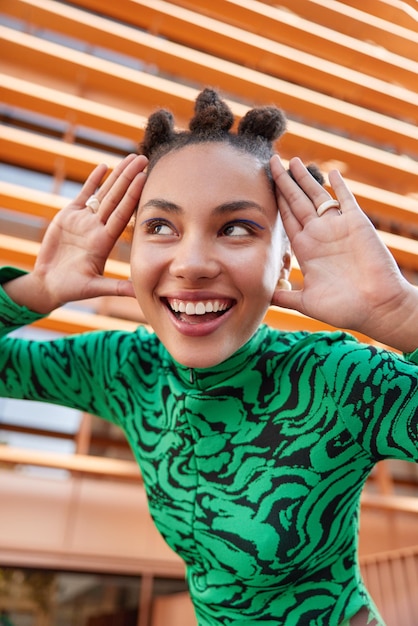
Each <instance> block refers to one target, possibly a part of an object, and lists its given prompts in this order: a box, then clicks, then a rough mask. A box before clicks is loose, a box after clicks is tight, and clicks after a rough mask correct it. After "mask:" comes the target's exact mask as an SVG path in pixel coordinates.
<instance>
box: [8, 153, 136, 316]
mask: <svg viewBox="0 0 418 626" xmlns="http://www.w3.org/2000/svg"><path fill="white" fill-rule="evenodd" d="M147 163H148V161H147V159H146V157H144V156H136V155H134V154H131V155H129V156H127V157H126V158H125V159H124V160H123V161H121V163H119V165H118V166H117V167H116V168H115V169H114V170H113V172H112V173H111V174H110V176H109V177H108V178H107V179H106V180H105V182H104V183H103V185H102V186H101V187H100V188H98V187H99V185H100V183H101V181H102V179H103V177H104V176H105V174H106V172H107V169H108V168H107V166H106V165H105V164H101V165H98V166H97V167H96V168H95V169H94V170H93V172H92V173H91V174H90V176H89V177H88V178H87V180H86V182H85V184H84V185H83V188H82V189H81V191H80V193H79V194H78V196H77V197H76V198H75V200H74V201H73V202H71V203H70V204H69V205H67V206H66V207H65V208H63V209H61V210H60V211H59V212H58V213H57V214H56V216H55V217H54V219H53V220H52V222H51V223H50V225H49V226H48V229H47V231H46V233H45V237H44V239H43V241H42V244H41V248H40V251H39V254H38V257H37V260H36V262H35V265H34V269H33V271H32V272H30V273H29V274H25V275H23V276H20V277H19V278H15V279H13V280H11V281H9V282H7V283H5V284H4V285H3V287H4V289H5V291H6V293H7V294H8V295H9V297H10V298H11V299H12V300H14V301H15V302H16V303H17V304H19V305H21V306H26V307H27V308H29V309H31V310H33V311H36V312H38V313H43V314H46V313H49V312H50V311H52V310H53V309H55V308H57V307H58V306H61V305H63V304H65V303H67V302H71V301H76V300H84V299H86V298H93V297H96V296H104V295H118V296H134V292H133V289H132V285H131V283H130V281H129V280H118V279H116V278H108V277H104V276H103V272H104V267H105V263H106V260H107V258H108V256H109V254H110V252H111V250H112V248H113V247H114V245H115V243H116V241H117V239H118V238H119V237H120V235H121V234H122V232H123V231H124V229H125V228H126V226H127V224H128V222H129V220H130V218H131V216H132V214H133V212H134V211H135V209H136V208H137V206H138V202H139V198H140V195H141V192H142V188H143V186H144V183H145V180H146V174H145V173H144V169H145V167H146V166H147ZM93 194H94V195H95V196H96V197H97V198H98V200H99V202H100V206H99V208H98V210H97V211H96V212H94V211H93V210H92V209H90V208H89V207H86V202H87V200H88V198H89V197H90V196H91V195H93Z"/></svg>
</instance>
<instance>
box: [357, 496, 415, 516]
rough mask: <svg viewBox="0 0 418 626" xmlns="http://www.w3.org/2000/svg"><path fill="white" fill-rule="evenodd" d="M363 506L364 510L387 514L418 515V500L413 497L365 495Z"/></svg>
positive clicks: (362, 499) (362, 501)
mask: <svg viewBox="0 0 418 626" xmlns="http://www.w3.org/2000/svg"><path fill="white" fill-rule="evenodd" d="M361 504H362V507H363V508H364V509H374V510H376V509H377V510H379V511H382V512H383V511H384V512H386V513H396V512H402V513H412V514H414V515H417V514H418V498H415V497H413V496H398V495H382V494H370V493H367V492H366V493H363V495H362V498H361Z"/></svg>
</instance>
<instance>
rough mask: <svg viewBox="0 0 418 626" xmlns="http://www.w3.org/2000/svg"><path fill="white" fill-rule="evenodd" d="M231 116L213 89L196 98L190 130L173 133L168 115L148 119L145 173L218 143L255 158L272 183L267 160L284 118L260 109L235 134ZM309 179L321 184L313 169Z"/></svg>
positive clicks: (272, 110) (249, 113)
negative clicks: (187, 149) (179, 154)
mask: <svg viewBox="0 0 418 626" xmlns="http://www.w3.org/2000/svg"><path fill="white" fill-rule="evenodd" d="M233 123H234V116H233V113H232V111H231V109H230V108H229V106H228V105H227V104H226V102H225V101H224V100H222V99H221V98H220V96H219V94H218V93H217V92H216V91H215V90H214V89H209V88H206V89H204V90H203V91H202V92H201V93H200V94H199V95H198V97H197V98H196V102H195V110H194V116H193V117H192V119H191V120H190V123H189V130H175V127H174V117H173V115H172V113H171V112H170V111H167V110H166V109H159V110H157V111H156V112H155V113H152V114H151V115H150V117H149V118H148V124H147V127H146V129H145V133H144V138H143V141H142V143H141V144H140V153H141V154H144V155H145V156H146V157H147V158H148V159H149V165H148V171H151V169H152V168H153V167H154V165H155V164H156V163H157V161H158V160H159V159H160V158H161V157H163V156H164V155H166V154H168V153H169V152H171V151H173V150H179V149H180V148H183V147H184V146H188V145H193V144H199V143H208V142H220V143H227V144H229V145H231V146H233V147H234V148H236V149H238V150H241V151H242V152H245V153H248V154H251V155H252V156H254V157H256V158H258V159H259V160H260V161H261V163H262V164H263V166H264V168H265V170H266V173H267V176H268V177H269V179H270V180H271V173H270V165H269V162H270V158H271V157H272V156H273V154H274V153H275V150H274V146H273V143H274V141H275V140H276V139H278V138H279V137H280V136H281V135H282V134H283V133H284V132H285V130H286V116H285V114H284V113H283V111H282V110H281V109H279V108H278V107H276V106H260V107H255V108H253V109H250V110H249V111H247V113H246V114H245V115H244V117H243V118H242V119H241V120H240V122H239V124H238V128H237V131H236V132H233V131H232V130H231V129H232V126H233ZM308 169H309V170H310V171H311V173H312V175H313V176H314V177H315V178H316V179H317V180H319V181H320V182H321V183H323V179H322V177H321V174H320V173H319V171H318V170H317V168H316V167H315V166H309V167H308Z"/></svg>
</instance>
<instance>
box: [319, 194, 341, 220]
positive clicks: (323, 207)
mask: <svg viewBox="0 0 418 626" xmlns="http://www.w3.org/2000/svg"><path fill="white" fill-rule="evenodd" d="M329 209H338V210H339V209H340V203H339V202H338V200H334V199H332V198H331V200H325V202H323V203H322V204H320V205H319V207H318V208H317V209H316V212H317V215H318V217H321V215H323V214H324V213H326V211H328V210H329Z"/></svg>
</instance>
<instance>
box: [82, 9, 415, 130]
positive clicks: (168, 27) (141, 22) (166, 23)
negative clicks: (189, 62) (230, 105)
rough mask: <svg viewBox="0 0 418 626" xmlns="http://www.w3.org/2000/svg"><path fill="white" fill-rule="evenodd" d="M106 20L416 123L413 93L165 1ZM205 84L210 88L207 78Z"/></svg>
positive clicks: (116, 12)
mask: <svg viewBox="0 0 418 626" xmlns="http://www.w3.org/2000/svg"><path fill="white" fill-rule="evenodd" d="M77 4H78V5H79V6H80V5H81V6H83V7H85V8H88V9H91V10H95V11H98V12H99V13H100V12H102V11H103V3H102V2H101V0H82V1H80V0H79V1H78V2H77ZM106 14H107V15H109V16H110V17H112V18H115V19H121V20H124V21H127V22H128V23H130V24H134V25H136V26H139V27H141V28H146V29H148V30H149V31H150V32H153V33H158V34H160V35H163V36H164V37H168V38H169V39H171V40H173V41H177V42H179V43H182V44H183V45H186V46H188V47H190V48H191V49H196V50H201V51H205V52H209V53H210V54H212V55H214V56H218V57H220V58H223V59H227V60H229V61H233V62H235V63H238V64H242V65H244V66H248V67H253V68H256V69H258V70H259V71H260V72H264V73H266V74H271V75H272V76H280V77H281V78H284V79H286V80H290V81H292V82H296V83H299V84H302V85H304V86H305V87H309V88H311V89H314V90H317V91H321V92H322V93H324V94H328V95H332V96H335V97H337V98H339V99H341V100H345V101H348V102H355V103H357V104H359V105H362V106H365V107H368V106H370V107H371V108H372V109H374V110H376V111H379V112H381V113H387V114H391V115H398V116H399V117H401V118H402V119H410V120H417V116H418V114H417V110H416V105H414V102H415V101H416V100H417V98H416V94H415V91H414V90H408V89H405V88H403V87H400V86H398V85H396V84H390V83H388V82H386V81H382V80H380V79H378V78H374V77H372V76H367V75H366V74H363V73H362V72H361V71H358V70H351V69H349V68H344V67H342V66H341V65H339V64H337V63H333V62H331V61H327V60H323V61H322V62H321V63H318V62H317V58H316V57H315V56H313V55H309V54H308V53H305V52H302V51H298V50H295V49H294V48H291V47H290V46H285V45H283V44H279V43H277V42H273V41H271V40H270V39H268V38H265V37H261V36H259V35H253V34H251V33H248V32H247V31H245V30H242V29H237V28H235V27H233V26H228V25H226V24H224V23H222V22H220V21H217V20H213V19H211V18H207V17H205V16H199V14H197V13H196V12H193V11H189V10H187V9H183V8H182V7H177V6H174V5H173V4H171V3H169V2H165V1H164V0H119V2H118V3H112V4H111V5H110V4H109V5H108V6H107V7H106ZM231 79H233V76H231ZM201 80H202V81H205V82H207V80H206V76H205V74H203V75H202V77H201Z"/></svg>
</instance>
